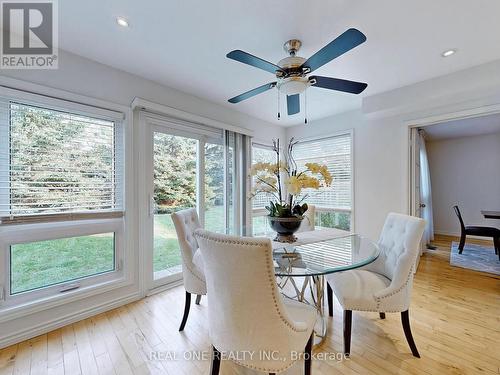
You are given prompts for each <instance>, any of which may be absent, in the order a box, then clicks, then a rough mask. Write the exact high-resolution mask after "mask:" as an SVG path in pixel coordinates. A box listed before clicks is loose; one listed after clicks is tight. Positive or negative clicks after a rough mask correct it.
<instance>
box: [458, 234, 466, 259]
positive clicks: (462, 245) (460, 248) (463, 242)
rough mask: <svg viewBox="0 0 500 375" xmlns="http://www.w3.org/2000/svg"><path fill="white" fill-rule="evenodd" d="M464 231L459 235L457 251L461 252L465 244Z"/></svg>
mask: <svg viewBox="0 0 500 375" xmlns="http://www.w3.org/2000/svg"><path fill="white" fill-rule="evenodd" d="M465 237H466V236H465V233H464V232H462V234H461V235H460V243H459V244H458V253H459V254H462V251H464V246H465Z"/></svg>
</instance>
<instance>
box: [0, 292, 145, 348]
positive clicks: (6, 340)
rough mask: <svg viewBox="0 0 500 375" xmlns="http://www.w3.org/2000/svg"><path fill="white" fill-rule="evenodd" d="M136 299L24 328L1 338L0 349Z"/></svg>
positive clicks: (127, 298) (136, 296)
mask: <svg viewBox="0 0 500 375" xmlns="http://www.w3.org/2000/svg"><path fill="white" fill-rule="evenodd" d="M138 299H140V295H139V293H138V292H135V293H131V294H129V295H126V296H123V297H120V298H117V299H114V300H111V301H108V302H106V303H103V304H100V305H97V306H92V307H89V308H88V309H86V310H83V311H79V312H77V313H73V314H68V315H66V316H62V317H60V316H59V317H57V318H55V319H53V320H51V321H48V322H43V323H39V324H36V325H34V326H31V327H29V328H25V329H23V330H20V331H18V332H15V333H12V334H10V335H9V336H6V337H2V338H1V339H0V349H2V348H5V347H7V346H9V345H13V344H16V343H18V342H21V341H24V340H28V339H31V338H33V337H36V336H39V335H43V334H45V333H48V332H50V331H53V330H54V329H58V328H61V327H64V326H66V325H68V324H72V323H76V322H78V321H80V320H82V319H86V318H89V317H91V316H94V315H97V314H100V313H103V312H106V311H109V310H112V309H115V308H117V307H120V306H123V305H125V304H127V303H130V302H133V301H136V300H138Z"/></svg>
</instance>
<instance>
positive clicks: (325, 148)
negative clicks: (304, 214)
mask: <svg viewBox="0 0 500 375" xmlns="http://www.w3.org/2000/svg"><path fill="white" fill-rule="evenodd" d="M294 157H295V160H296V162H297V165H298V167H299V170H301V169H302V168H304V166H305V164H306V163H320V164H325V165H327V167H328V170H329V171H330V173H331V174H332V176H333V183H332V185H331V186H330V187H325V188H321V189H320V190H312V189H306V190H305V191H304V194H308V198H307V199H306V200H305V201H306V202H307V203H309V204H314V205H316V206H318V207H324V208H331V209H337V210H351V208H352V196H351V195H352V157H351V134H350V133H349V134H342V135H339V136H334V137H327V138H322V139H317V140H311V141H303V142H299V143H298V144H297V145H296V146H295V148H294Z"/></svg>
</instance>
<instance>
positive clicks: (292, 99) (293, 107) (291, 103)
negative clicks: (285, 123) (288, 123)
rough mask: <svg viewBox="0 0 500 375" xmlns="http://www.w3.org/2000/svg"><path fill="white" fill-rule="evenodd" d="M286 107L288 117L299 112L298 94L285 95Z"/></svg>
mask: <svg viewBox="0 0 500 375" xmlns="http://www.w3.org/2000/svg"><path fill="white" fill-rule="evenodd" d="M286 106H287V108H288V115H289V116H290V115H294V114H296V113H299V112H300V96H299V94H295V95H287V96H286Z"/></svg>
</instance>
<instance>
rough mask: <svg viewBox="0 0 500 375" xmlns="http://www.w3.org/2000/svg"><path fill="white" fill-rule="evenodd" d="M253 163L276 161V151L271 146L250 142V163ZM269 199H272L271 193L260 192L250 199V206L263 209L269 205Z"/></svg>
mask: <svg viewBox="0 0 500 375" xmlns="http://www.w3.org/2000/svg"><path fill="white" fill-rule="evenodd" d="M255 163H276V153H275V152H274V150H273V149H272V147H269V146H264V145H259V144H256V143H254V144H252V165H253V164H255ZM253 182H255V181H253ZM271 200H274V196H273V195H272V194H264V193H261V194H259V195H257V196H255V197H254V198H253V199H252V208H253V209H263V208H265V207H266V206H268V205H269V202H270V201H271Z"/></svg>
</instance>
